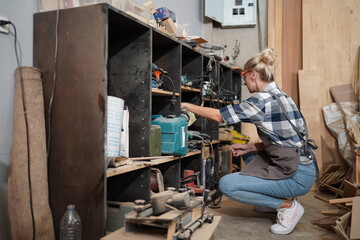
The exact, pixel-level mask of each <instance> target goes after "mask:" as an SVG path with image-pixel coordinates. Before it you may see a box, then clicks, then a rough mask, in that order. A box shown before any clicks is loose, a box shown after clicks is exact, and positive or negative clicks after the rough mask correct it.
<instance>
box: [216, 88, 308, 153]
mask: <svg viewBox="0 0 360 240" xmlns="http://www.w3.org/2000/svg"><path fill="white" fill-rule="evenodd" d="M274 94H277V95H278V96H279V98H280V101H281V102H282V103H283V105H284V108H285V109H286V110H287V112H288V116H289V118H290V120H291V122H292V123H293V124H294V125H295V126H296V127H297V128H298V130H299V131H300V133H304V132H305V128H304V121H303V119H302V116H301V113H300V112H299V110H298V108H297V107H296V105H295V103H294V101H293V100H292V99H291V98H290V97H289V96H288V95H286V94H285V93H284V92H282V91H281V90H280V89H279V88H278V87H277V85H276V83H275V82H272V83H270V84H269V85H268V86H267V87H266V88H265V90H264V91H263V92H258V93H255V94H254V95H253V96H251V97H250V98H248V99H246V100H243V101H242V102H241V103H240V104H233V105H228V106H225V107H223V108H221V109H220V112H221V116H222V118H223V119H224V121H225V122H226V123H227V124H235V123H238V122H247V123H253V124H255V125H256V127H257V128H258V129H259V130H260V131H262V132H263V133H265V134H266V135H268V136H269V138H270V142H271V143H273V144H275V145H278V146H283V147H301V146H302V143H301V141H300V138H299V136H298V135H297V133H296V132H295V131H294V129H293V128H292V127H291V125H290V123H289V121H288V120H287V119H286V117H285V115H284V114H283V112H282V110H281V107H280V106H279V103H278V102H277V100H276V98H275V96H274Z"/></svg>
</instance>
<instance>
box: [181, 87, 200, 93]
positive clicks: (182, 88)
mask: <svg viewBox="0 0 360 240" xmlns="http://www.w3.org/2000/svg"><path fill="white" fill-rule="evenodd" d="M181 90H182V91H183V92H201V90H200V89H198V88H192V87H188V86H181Z"/></svg>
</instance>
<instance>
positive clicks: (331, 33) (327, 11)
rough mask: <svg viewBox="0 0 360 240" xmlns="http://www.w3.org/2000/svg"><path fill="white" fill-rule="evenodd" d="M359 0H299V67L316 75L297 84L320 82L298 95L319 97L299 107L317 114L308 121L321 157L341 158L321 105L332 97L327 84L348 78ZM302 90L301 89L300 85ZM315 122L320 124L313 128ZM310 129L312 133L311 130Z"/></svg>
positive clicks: (359, 34) (358, 35)
mask: <svg viewBox="0 0 360 240" xmlns="http://www.w3.org/2000/svg"><path fill="white" fill-rule="evenodd" d="M359 29H360V1H357V0H348V1H338V0H303V69H304V70H306V71H308V70H315V71H316V72H317V76H312V77H311V78H303V79H301V81H303V82H301V83H300V86H309V85H311V84H314V85H317V86H320V88H319V92H318V93H316V91H314V90H313V91H312V90H310V91H303V92H304V93H305V95H304V96H301V100H302V99H307V98H311V97H312V96H313V95H314V94H318V98H319V101H315V102H307V101H305V102H304V101H303V102H301V101H300V102H301V103H300V105H301V109H309V108H313V109H316V110H313V111H315V112H319V113H321V115H320V118H318V119H314V121H311V122H308V125H310V128H313V129H315V130H316V129H318V130H317V131H316V132H314V133H316V134H318V135H319V136H318V138H319V137H320V139H321V142H322V143H321V148H320V149H319V151H321V153H322V160H323V163H324V167H326V166H325V161H330V160H331V159H329V158H335V159H336V161H337V162H342V160H341V157H340V156H339V153H338V150H337V143H336V141H335V139H334V138H333V137H332V136H331V135H330V133H329V131H328V130H327V128H326V126H325V123H324V120H323V117H322V112H321V109H322V107H323V106H325V105H328V104H330V103H331V102H333V101H332V99H331V96H330V93H329V88H330V87H331V86H337V85H342V84H345V83H350V82H351V76H352V75H353V71H354V65H355V64H356V57H357V49H358V46H359V44H360V31H359ZM300 91H302V89H300ZM317 126H320V127H319V128H317ZM314 133H313V134H314Z"/></svg>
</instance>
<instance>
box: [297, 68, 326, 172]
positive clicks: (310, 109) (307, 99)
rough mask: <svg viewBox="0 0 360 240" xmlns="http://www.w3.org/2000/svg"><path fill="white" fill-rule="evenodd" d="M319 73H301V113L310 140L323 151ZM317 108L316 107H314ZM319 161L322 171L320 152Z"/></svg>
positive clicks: (313, 71) (319, 153)
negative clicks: (320, 133) (320, 131)
mask: <svg viewBox="0 0 360 240" xmlns="http://www.w3.org/2000/svg"><path fill="white" fill-rule="evenodd" d="M317 79H318V72H317V71H316V70H307V71H305V70H300V71H299V96H300V106H301V107H300V111H301V112H302V114H303V115H304V117H305V119H306V122H307V126H308V133H309V138H312V139H314V140H315V142H316V144H317V145H318V147H319V149H321V137H320V135H319V134H318V133H319V129H320V116H321V109H320V108H319V107H318V106H319V105H320V100H319V98H318V95H319V92H320V89H321V88H320V86H319V84H318V82H317ZM314 106H316V107H314ZM315 155H316V158H317V160H318V166H319V170H320V172H321V169H322V154H321V152H320V151H319V150H317V151H315Z"/></svg>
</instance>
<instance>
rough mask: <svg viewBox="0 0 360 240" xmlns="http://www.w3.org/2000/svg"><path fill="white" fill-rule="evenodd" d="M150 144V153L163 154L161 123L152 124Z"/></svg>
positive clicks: (152, 154)
mask: <svg viewBox="0 0 360 240" xmlns="http://www.w3.org/2000/svg"><path fill="white" fill-rule="evenodd" d="M150 144H151V149H150V155H151V156H161V127H160V126H159V125H151V128H150Z"/></svg>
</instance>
